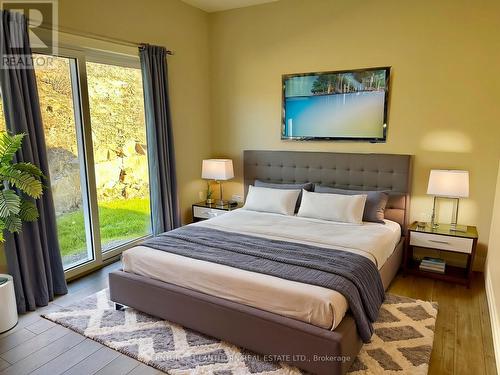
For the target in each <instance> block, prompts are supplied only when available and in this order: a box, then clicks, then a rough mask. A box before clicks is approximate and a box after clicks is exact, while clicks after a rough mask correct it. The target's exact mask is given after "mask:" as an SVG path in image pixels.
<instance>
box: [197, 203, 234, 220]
mask: <svg viewBox="0 0 500 375" xmlns="http://www.w3.org/2000/svg"><path fill="white" fill-rule="evenodd" d="M225 213H227V211H226V210H217V209H216V208H208V207H198V206H194V207H193V215H194V217H196V218H199V219H210V218H212V217H216V216H219V215H224V214H225Z"/></svg>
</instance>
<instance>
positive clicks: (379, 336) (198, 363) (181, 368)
mask: <svg viewBox="0 0 500 375" xmlns="http://www.w3.org/2000/svg"><path fill="white" fill-rule="evenodd" d="M436 316H437V305H436V304H434V303H431V302H426V301H420V300H415V299H412V298H407V297H401V296H396V295H391V294H387V295H386V299H385V302H384V304H383V305H382V307H381V310H380V314H379V318H378V320H377V322H375V323H374V329H375V333H374V335H373V336H372V340H371V342H370V343H369V344H365V345H364V346H363V348H362V349H361V352H360V353H359V355H358V357H357V358H356V360H355V361H354V363H353V366H352V368H351V370H350V372H349V373H350V375H372V374H373V375H376V374H383V375H388V374H409V375H425V374H427V372H428V367H429V360H430V355H431V351H432V343H433V339H434V326H435V322H436ZM43 317H44V318H46V319H49V320H51V321H53V322H55V323H58V324H60V325H63V326H65V327H67V328H70V329H72V330H73V331H76V332H78V333H80V334H82V335H84V336H86V337H88V338H90V339H93V340H95V341H98V342H100V343H101V344H103V345H105V346H108V347H110V348H112V349H115V350H117V351H119V352H121V353H123V354H125V355H128V356H130V357H132V358H135V359H137V360H139V361H141V362H143V363H145V364H147V365H149V366H152V367H154V368H156V369H158V370H161V371H164V372H166V373H168V374H173V375H194V374H214V375H231V374H234V375H239V374H242V375H245V374H258V375H267V374H273V375H292V374H301V371H300V370H299V369H297V368H294V367H291V366H289V365H286V364H283V363H275V362H269V361H265V360H264V358H263V357H261V356H259V355H257V354H254V353H251V352H248V351H246V350H244V349H241V348H238V347H236V346H234V345H232V344H230V343H227V342H223V341H220V340H218V339H215V338H212V337H208V336H205V335H203V334H200V333H198V332H194V331H191V330H189V329H186V328H183V327H181V326H179V325H177V324H174V323H170V322H168V321H165V320H161V319H158V318H155V317H152V316H149V315H147V314H144V313H141V312H139V311H136V310H134V309H132V308H125V309H124V310H123V311H116V310H115V309H114V305H113V303H112V302H111V301H109V298H108V290H107V289H104V290H101V291H100V292H98V293H96V294H94V295H91V296H89V297H87V298H85V299H84V300H81V301H79V302H77V303H75V304H73V305H70V306H68V307H65V308H61V309H60V310H57V311H55V312H51V313H48V314H45V315H43Z"/></svg>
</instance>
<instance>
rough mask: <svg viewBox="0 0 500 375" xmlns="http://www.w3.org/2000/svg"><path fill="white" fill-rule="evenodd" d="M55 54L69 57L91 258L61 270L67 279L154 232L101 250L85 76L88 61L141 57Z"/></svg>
mask: <svg viewBox="0 0 500 375" xmlns="http://www.w3.org/2000/svg"><path fill="white" fill-rule="evenodd" d="M33 53H35V54H41V55H46V54H44V53H41V51H37V49H36V48H33ZM54 56H59V57H64V58H69V59H71V62H70V73H71V83H72V91H73V92H72V94H73V98H72V99H73V110H74V117H75V125H76V136H77V144H78V152H79V159H80V158H81V160H79V164H80V185H81V189H82V205H83V206H84V207H83V210H84V219H85V232H86V238H87V248H88V249H90V250H91V251H92V253H93V254H92V255H93V256H92V257H91V258H92V259H89V260H87V261H86V262H82V263H80V264H76V265H74V266H71V267H69V268H68V269H65V270H64V274H65V277H66V279H72V278H75V277H78V276H80V275H82V274H84V273H88V272H90V271H92V270H93V269H96V268H98V267H100V266H102V265H104V264H106V263H109V262H111V261H112V260H115V259H116V258H117V257H119V256H120V255H121V253H122V252H123V251H124V250H126V249H129V248H131V247H134V246H137V245H138V244H139V243H140V242H142V241H144V240H145V239H148V238H151V237H152V236H153V235H152V234H149V235H145V236H142V237H140V238H136V239H132V240H130V241H127V242H124V243H123V244H120V245H118V246H116V247H114V248H112V249H110V250H107V251H105V252H103V249H102V243H101V235H100V225H99V207H98V199H97V184H96V174H95V163H94V148H93V142H92V121H91V114H90V100H89V93H88V80H87V62H92V63H99V64H107V65H114V66H121V67H127V68H136V69H140V61H139V56H138V55H137V56H132V55H127V54H124V53H116V52H111V51H104V50H97V49H89V48H82V47H75V46H68V45H64V46H59V48H58V50H57V55H54ZM80 155H81V156H80ZM148 163H149V160H148ZM150 194H151V192H150ZM150 220H151V215H150ZM89 241H90V242H89ZM89 246H90V247H89Z"/></svg>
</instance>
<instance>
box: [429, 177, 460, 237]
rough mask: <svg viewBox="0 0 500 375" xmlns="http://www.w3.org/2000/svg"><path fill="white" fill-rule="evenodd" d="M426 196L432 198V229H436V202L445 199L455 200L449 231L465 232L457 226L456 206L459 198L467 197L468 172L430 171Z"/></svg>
mask: <svg viewBox="0 0 500 375" xmlns="http://www.w3.org/2000/svg"><path fill="white" fill-rule="evenodd" d="M427 194H429V195H433V196H434V202H433V206H432V219H431V225H432V228H437V226H438V224H437V223H436V222H435V221H436V200H437V199H438V198H447V199H453V200H455V204H454V206H453V214H452V219H451V225H450V230H452V231H458V232H466V231H467V227H466V226H457V219H458V204H459V201H460V198H466V197H468V196H469V171H459V170H443V169H432V170H431V173H430V175H429V184H428V186H427Z"/></svg>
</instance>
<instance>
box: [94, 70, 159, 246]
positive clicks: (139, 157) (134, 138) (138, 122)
mask: <svg viewBox="0 0 500 375" xmlns="http://www.w3.org/2000/svg"><path fill="white" fill-rule="evenodd" d="M87 80H88V88H89V100H90V118H91V123H92V142H93V146H94V165H95V174H96V184H97V200H98V204H99V224H100V225H99V226H100V228H99V229H100V234H101V244H102V249H103V251H108V250H111V249H113V247H115V246H116V245H120V244H122V243H124V242H127V241H128V240H130V239H136V238H138V237H143V236H145V235H147V234H150V233H151V213H150V208H149V175H148V160H147V155H146V125H145V121H144V105H143V93H142V80H141V72H140V70H139V69H134V68H127V67H121V66H114V65H109V64H100V63H94V62H87Z"/></svg>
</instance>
